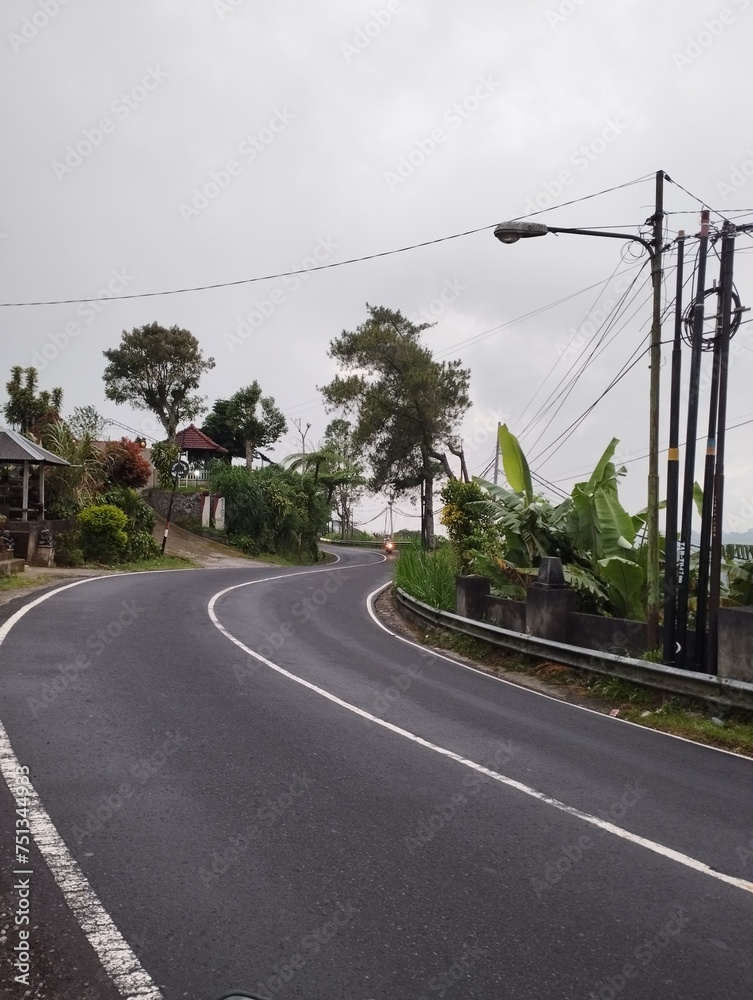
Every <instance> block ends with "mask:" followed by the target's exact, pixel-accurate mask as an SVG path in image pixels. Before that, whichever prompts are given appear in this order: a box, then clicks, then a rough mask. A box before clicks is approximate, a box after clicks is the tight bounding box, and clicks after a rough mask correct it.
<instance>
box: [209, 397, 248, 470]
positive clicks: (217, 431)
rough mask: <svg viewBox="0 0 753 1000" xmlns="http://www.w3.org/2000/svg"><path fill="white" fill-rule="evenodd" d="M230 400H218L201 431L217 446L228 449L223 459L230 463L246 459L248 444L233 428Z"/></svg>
mask: <svg viewBox="0 0 753 1000" xmlns="http://www.w3.org/2000/svg"><path fill="white" fill-rule="evenodd" d="M229 410H230V400H228V399H218V400H216V401H215V403H214V406H213V407H212V409H211V410H210V411H209V413H207V415H206V417H205V418H204V423H203V424H202V425H201V430H202V431H203V432H204V434H206V435H207V437H210V438H211V439H212V440H213V441H214V442H216V444H219V445H222V447H223V448H225V449H227V455H223V456H222V457H223V458H224V459H226V460H227V461H228V462H231V461H232V459H234V458H245V456H246V442H245V441H244V440H243V438H242V437H241V436H240V434H238V433H237V431H236V430H235V429H234V428H233V426H232V425H231V422H230V414H229Z"/></svg>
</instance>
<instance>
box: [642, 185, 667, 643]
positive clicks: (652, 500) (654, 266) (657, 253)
mask: <svg viewBox="0 0 753 1000" xmlns="http://www.w3.org/2000/svg"><path fill="white" fill-rule="evenodd" d="M653 224H654V238H653V241H652V243H653V253H652V255H651V280H652V286H653V320H652V323H651V382H650V388H649V448H648V451H649V459H648V503H647V506H648V514H647V519H646V534H647V548H648V552H647V567H646V570H647V571H646V576H647V583H648V606H647V609H646V611H647V614H646V618H647V623H646V624H647V641H648V647H649V649H655V648H656V647H657V646H658V644H659V611H660V608H661V606H662V594H661V575H660V571H659V401H660V396H661V282H662V247H663V243H664V171H663V170H657V171H656V205H655V210H654V215H653Z"/></svg>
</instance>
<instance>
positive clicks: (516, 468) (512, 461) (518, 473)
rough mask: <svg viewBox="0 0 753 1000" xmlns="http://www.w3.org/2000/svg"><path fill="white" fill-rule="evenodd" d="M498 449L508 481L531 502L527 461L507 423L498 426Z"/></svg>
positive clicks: (531, 489)
mask: <svg viewBox="0 0 753 1000" xmlns="http://www.w3.org/2000/svg"><path fill="white" fill-rule="evenodd" d="M499 450H500V452H501V454H502V466H503V468H504V470H505V476H507V481H508V483H509V484H510V486H512V488H513V489H514V490H515V491H516V492H518V493H522V494H523V495H524V496H525V498H526V501H527V502H528V503H532V502H533V482H532V481H531V470H530V469H529V468H528V462H527V461H526V457H525V455H524V454H523V449H522V448H521V447H520V443H519V442H518V439H517V438H516V437H515V435H514V434H511V433H510V431H509V429H508V427H507V424H502V425H501V427H500V428H499Z"/></svg>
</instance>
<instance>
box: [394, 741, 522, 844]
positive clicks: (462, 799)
mask: <svg viewBox="0 0 753 1000" xmlns="http://www.w3.org/2000/svg"><path fill="white" fill-rule="evenodd" d="M515 753H516V749H515V747H514V746H513V744H512V742H511V741H510V740H508V741H507V742H506V743H501V744H500V745H499V746H498V747H497V750H496V752H495V754H494V756H493V757H492V758H491V759H489V760H488V761H485V762H484V763H483V764H482V767H485V768H487V769H488V770H490V771H496V770H497V768H499V767H503V766H504V765H505V764H507V763H508V762H509V761H510V760H512V758H513V757H514V756H515ZM490 781H494V778H492V777H491V776H490V775H488V774H483V773H480V772H479V771H476V770H471V771H469V772H468V773H467V774H465V775H464V777H463V783H462V791H459V792H455V793H454V794H453V795H451V796H450V797H449V798H448V799H447V800H446V801H445V802H443V803H442V804H441V805H439V806H436V807H435V809H434V812H433V813H431V814H430V815H429V816H425V817H422V818H421V820H419V823H418V825H417V827H416V829H415V831H414V832H413V834H411V835H410V836H407V837H404V838H403V842H404V844H405V846H406V847H407V849H408V853H409V854H410V855H411V856H413V855H414V854H415V853H416V852H417V851H418V850H420V849H421V848H422V847H426V845H427V844H430V843H431V842H432V840H434V838H435V837H436V836H437V834H438V833H441V831H442V830H444V829H445V828H446V827H447V826H448V824H450V823H451V822H452V820H453V819H454V818H455V817H456V816H457V815H458V813H459V812H460V811H461V810H462V809H465V808H466V807H467V806H468V805H469V804H470V802H471V799H473V798H475V797H476V796H477V795H478V794H479V792H480V791H481V786H482V785H486V784H488V783H489V782H490Z"/></svg>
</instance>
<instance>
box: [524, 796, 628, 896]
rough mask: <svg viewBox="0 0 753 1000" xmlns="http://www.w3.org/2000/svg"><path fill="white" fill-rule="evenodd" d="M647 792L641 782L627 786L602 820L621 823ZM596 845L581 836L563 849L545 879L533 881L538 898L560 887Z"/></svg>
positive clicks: (589, 839)
mask: <svg viewBox="0 0 753 1000" xmlns="http://www.w3.org/2000/svg"><path fill="white" fill-rule="evenodd" d="M646 792H647V789H645V788H643V787H642V786H641V783H640V781H634V782H632V783H631V784H629V785H626V786H625V789H624V791H623V792H622V795H621V796H620V797H619V799H617V800H616V801H615V802H613V803H612V804H611V806H610V807H609V808H608V809H607V810H606V812H601V813H599V816H600V818H601V819H605V820H607V821H608V822H610V823H616V822H619V821H620V820H621V819H622V818H623V816H624V815H625V814H626V813H627V811H628V810H629V809H632V808H634V806H636V805H637V804H638V802H640V800H641V799H642V798H643V796H644V795H646ZM595 843H596V842H595V840H594V839H593V837H591V836H589V835H588V834H581V836H580V837H578V839H577V840H576V841H574V842H573V843H571V844H567V845H566V846H565V847H563V848H562V850H561V851H560V852H559V854H558V855H557V857H556V858H555V859H554V860H553V861H551V862H550V863H549V864H548V865H547V866H546V867H545V868H544V871H543V879H539V878H535V879H532V880H531V884H532V885H533V888H534V889H535V891H536V896H537V898H538V899H541V898H542V896H543V895H544V893H545V892H547V891H548V890H549V889H551V888H553V886H555V885H558V884H559V883H560V882H561V881H562V880H563V878H565V876H567V875H569V874H570V873H571V872H572V871H573V870H574V869H575V867H576V866H577V865H578V864H579V863H580V862H581V861H582V860H583V858H584V856H585V854H586V852H587V851H589V850H591V849H592V848H593V847H594V846H595Z"/></svg>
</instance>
